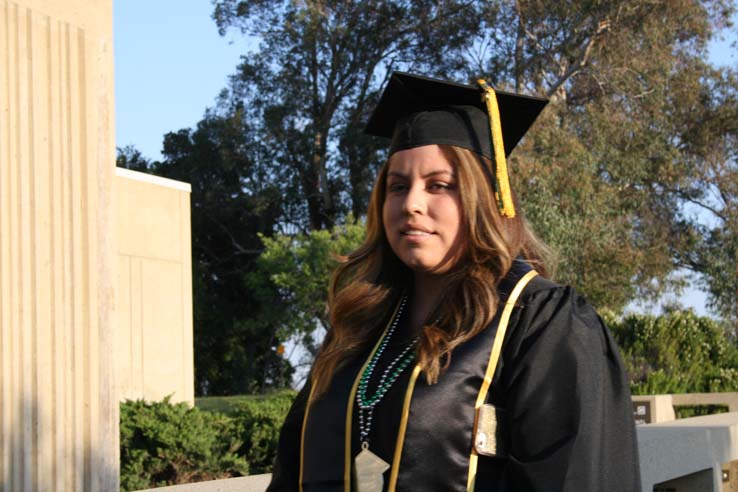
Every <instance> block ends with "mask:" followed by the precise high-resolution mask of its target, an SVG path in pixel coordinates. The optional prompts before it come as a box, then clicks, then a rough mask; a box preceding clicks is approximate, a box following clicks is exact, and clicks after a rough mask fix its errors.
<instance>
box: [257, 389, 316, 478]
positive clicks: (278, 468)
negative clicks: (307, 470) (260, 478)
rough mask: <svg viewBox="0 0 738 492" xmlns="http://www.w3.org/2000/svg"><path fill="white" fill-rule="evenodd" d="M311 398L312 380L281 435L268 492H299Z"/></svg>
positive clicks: (298, 395)
mask: <svg viewBox="0 0 738 492" xmlns="http://www.w3.org/2000/svg"><path fill="white" fill-rule="evenodd" d="M309 396H310V378H308V382H307V383H305V386H304V387H303V388H302V389H301V390H300V392H299V393H298V394H297V396H296V397H295V401H294V402H293V403H292V407H291V408H290V410H289V412H287V417H286V418H285V420H284V424H283V425H282V430H281V431H280V433H279V443H278V444H277V456H276V458H275V460H274V469H273V470H272V480H271V482H270V483H269V486H268V487H267V490H266V492H297V491H298V490H299V485H298V481H299V479H300V440H301V437H302V422H303V418H304V416H305V408H306V406H307V401H308V398H309Z"/></svg>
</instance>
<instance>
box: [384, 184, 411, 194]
mask: <svg viewBox="0 0 738 492" xmlns="http://www.w3.org/2000/svg"><path fill="white" fill-rule="evenodd" d="M406 188H407V186H405V184H404V183H390V184H389V185H388V186H387V190H388V191H390V192H392V193H397V192H399V191H404V190H405V189H406Z"/></svg>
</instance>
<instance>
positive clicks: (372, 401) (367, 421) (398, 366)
mask: <svg viewBox="0 0 738 492" xmlns="http://www.w3.org/2000/svg"><path fill="white" fill-rule="evenodd" d="M406 302H407V297H403V298H402V299H401V300H400V307H399V308H397V314H395V319H394V320H392V325H391V326H390V329H389V330H387V334H386V335H385V336H384V338H383V339H382V341H381V342H380V344H379V347H378V348H377V351H376V352H374V355H372V358H371V360H370V361H369V364H367V366H366V369H364V373H363V374H362V375H361V379H360V380H359V387H358V391H357V392H356V405H357V406H358V407H359V441H360V442H361V446H362V449H368V447H369V433H370V432H371V427H372V414H373V413H374V408H375V407H376V406H377V405H378V404H379V402H380V401H381V400H382V398H383V397H384V395H385V394H387V391H388V390H389V389H390V388H391V387H392V385H393V384H394V383H395V381H397V379H398V378H399V377H400V375H401V374H402V373H403V371H404V370H405V369H407V367H408V366H409V365H410V363H411V362H412V361H413V360H414V359H415V351H414V350H413V348H414V347H415V345H417V343H418V337H416V338H414V339H413V340H412V341H411V342H410V343H408V344H407V346H406V347H405V348H404V349H403V350H402V352H400V354H399V355H398V356H397V357H395V358H394V359H393V360H392V362H390V364H389V365H388V366H387V368H386V369H385V370H384V372H382V376H381V377H380V378H379V384H378V385H377V389H376V390H375V391H374V394H373V395H371V396H369V395H368V394H367V390H368V387H369V380H370V379H371V377H372V374H374V370H375V369H376V367H377V363H378V362H379V359H380V358H381V356H382V353H383V352H384V350H385V349H386V348H387V345H388V344H389V341H390V339H391V338H392V334H393V333H394V332H395V329H396V328H397V324H398V323H399V320H400V318H401V317H402V312H403V310H404V307H405V304H406Z"/></svg>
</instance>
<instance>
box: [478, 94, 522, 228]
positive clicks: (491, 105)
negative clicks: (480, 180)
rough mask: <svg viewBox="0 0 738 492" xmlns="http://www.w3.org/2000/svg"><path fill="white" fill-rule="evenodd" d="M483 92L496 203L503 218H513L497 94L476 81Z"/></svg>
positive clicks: (513, 207)
mask: <svg viewBox="0 0 738 492" xmlns="http://www.w3.org/2000/svg"><path fill="white" fill-rule="evenodd" d="M477 83H478V84H479V85H480V87H481V88H482V90H483V91H484V94H483V97H484V101H485V103H487V113H488V114H489V128H490V132H491V134H492V149H493V150H494V153H495V167H496V168H497V169H496V171H497V172H496V176H495V178H496V179H497V193H498V196H497V201H498V203H500V212H501V213H502V216H503V217H515V205H513V200H512V194H511V193H510V180H509V178H508V175H507V160H506V159H505V144H504V141H503V140H502V124H501V122H500V108H499V107H498V106H497V94H495V90H494V89H493V88H492V87H490V86H489V84H487V82H485V81H484V79H479V80H477Z"/></svg>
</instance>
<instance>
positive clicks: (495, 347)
mask: <svg viewBox="0 0 738 492" xmlns="http://www.w3.org/2000/svg"><path fill="white" fill-rule="evenodd" d="M536 275H538V272H536V271H535V270H531V271H529V272H528V273H526V274H525V275H523V277H522V278H521V279H520V280H518V283H517V284H515V288H514V289H513V291H512V292H511V293H510V297H508V298H507V301H506V302H505V307H504V309H503V310H502V315H501V316H500V322H499V324H498V325H497V333H495V340H494V342H492V352H490V355H489V362H488V363H487V370H486V371H485V373H484V380H483V381H482V386H481V387H480V388H479V394H478V395H477V402H476V404H475V405H474V430H473V432H472V436H474V435H476V431H477V424H478V422H477V419H478V417H479V408H480V407H481V406H482V405H484V401H485V400H486V399H487V393H488V392H489V387H490V386H491V385H492V378H494V376H495V370H496V369H497V362H498V361H499V360H500V353H501V352H502V342H503V341H504V340H505V332H506V331H507V325H508V323H509V322H510V315H511V314H512V310H513V308H514V307H515V303H516V302H517V300H518V298H519V297H520V294H521V293H522V292H523V289H525V286H526V285H528V282H530V281H531V279H532V278H533V277H535V276H536ZM478 460H479V456H478V455H477V451H476V449H475V448H474V445H473V444H472V451H471V456H469V478H468V479H467V482H466V490H467V492H474V486H475V481H476V478H477V461H478Z"/></svg>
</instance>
